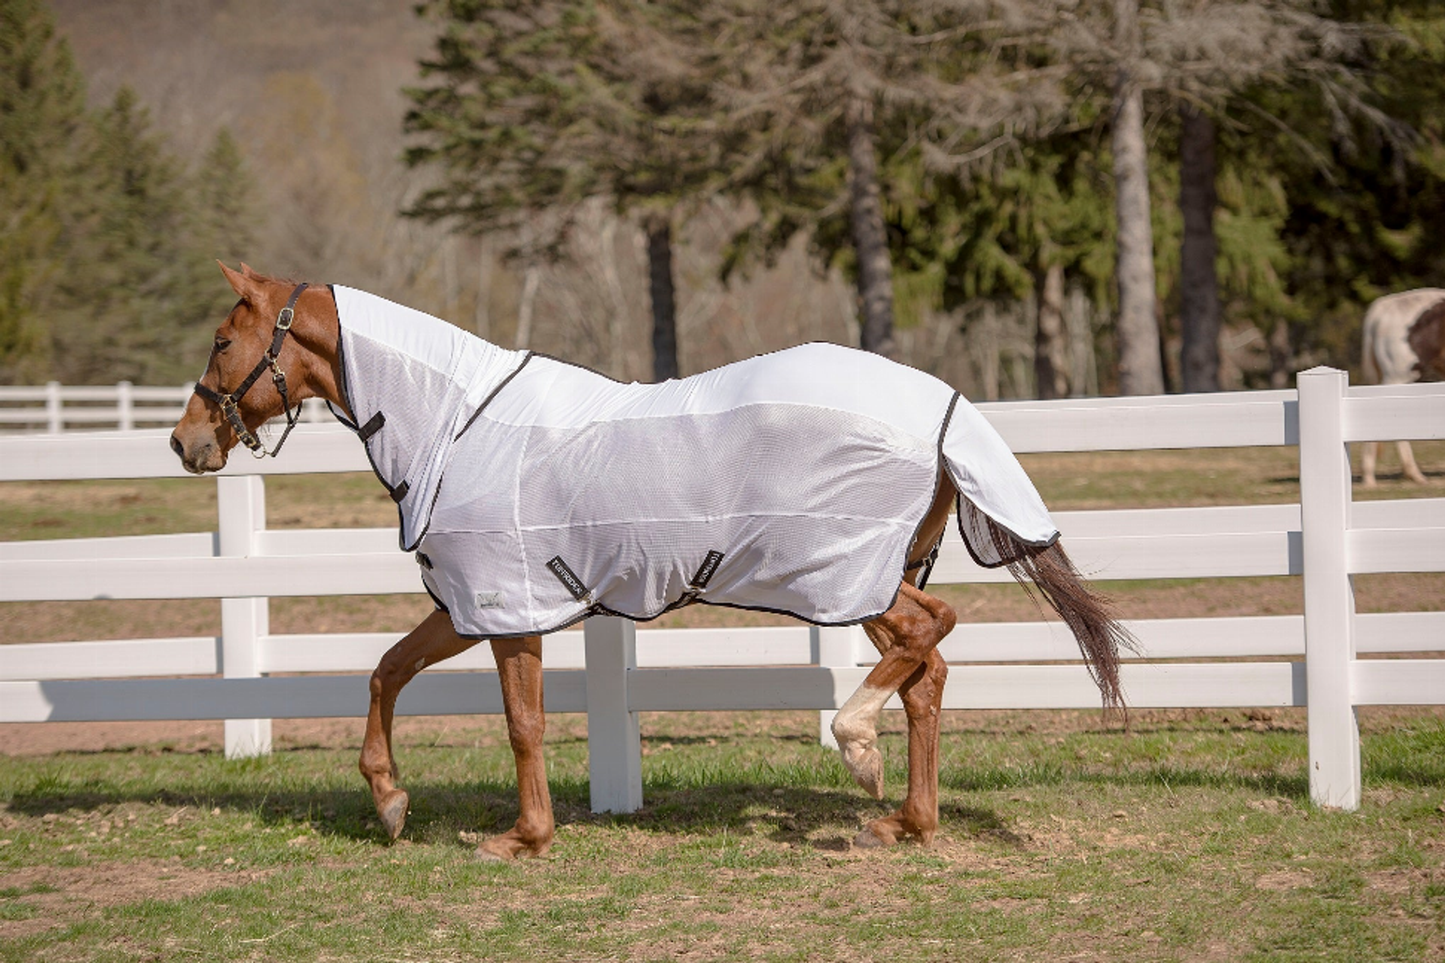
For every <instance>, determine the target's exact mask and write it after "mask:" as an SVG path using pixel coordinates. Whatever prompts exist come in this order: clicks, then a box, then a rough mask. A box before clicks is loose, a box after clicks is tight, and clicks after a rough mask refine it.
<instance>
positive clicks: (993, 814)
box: [8, 766, 1308, 851]
mask: <svg viewBox="0 0 1445 963" xmlns="http://www.w3.org/2000/svg"><path fill="white" fill-rule="evenodd" d="M245 777H246V774H245V771H244V767H241V768H238V769H237V771H236V772H235V773H233V774H232V775H231V776H230V777H229V778H227V779H224V780H222V783H223V784H218V781H217V779H216V777H215V774H214V773H211V774H209V775H205V774H198V778H197V779H196V780H195V781H194V782H193V783H191V784H178V785H173V786H170V787H168V788H165V789H160V790H156V789H146V788H139V787H138V788H136V789H134V790H129V789H127V788H124V787H117V786H115V785H114V784H109V783H102V784H89V785H88V784H86V783H76V782H72V781H70V780H66V779H64V778H63V777H61V778H56V777H41V778H39V779H37V780H36V781H35V782H34V783H33V784H32V785H31V786H29V787H26V788H21V789H17V790H16V791H15V792H14V794H13V795H12V796H11V797H10V799H9V803H8V809H9V811H10V812H11V813H14V814H25V815H29V816H32V817H39V816H43V815H45V814H47V813H63V812H66V811H76V810H79V811H86V810H98V809H105V808H108V807H113V806H118V805H123V804H126V803H138V804H143V805H153V806H161V807H167V808H174V809H176V810H182V809H190V810H192V811H193V812H196V813H201V812H209V811H210V810H211V809H213V808H220V809H222V810H227V811H231V812H233V813H238V814H245V815H246V816H247V817H248V818H250V819H254V820H256V821H257V822H258V823H259V824H260V825H262V826H276V827H300V826H308V827H310V829H311V830H312V831H314V832H317V833H320V834H324V835H331V836H336V837H340V838H344V839H351V840H356V841H367V842H375V843H377V844H385V843H386V837H385V833H384V832H383V830H382V829H381V828H380V825H379V824H378V822H377V819H376V816H375V812H374V810H373V808H372V802H371V796H370V793H369V792H367V790H366V788H365V787H364V786H362V785H358V786H357V787H356V788H355V789H330V788H323V787H320V786H318V787H316V788H314V789H308V788H305V787H301V788H291V789H285V790H279V791H278V790H275V789H269V790H268V789H262V788H257V789H254V790H252V789H249V788H246V787H245V786H243V785H241V783H243V782H244V780H245ZM1069 783H1073V784H1076V785H1078V786H1080V787H1082V788H1084V789H1086V790H1092V789H1093V788H1094V787H1098V786H1105V785H1110V786H1119V787H1147V786H1167V787H1169V788H1171V789H1179V788H1183V787H1206V788H1226V789H1228V788H1235V789H1244V790H1247V791H1249V792H1251V793H1256V794H1262V795H1268V796H1283V797H1286V798H1290V799H1294V800H1297V801H1300V802H1303V801H1304V800H1305V799H1307V797H1308V782H1307V779H1306V777H1304V776H1291V775H1277V774H1270V773H1262V774H1257V775H1240V774H1228V773H1220V772H1214V771H1204V770H1193V769H1179V768H1169V767H1152V768H1142V769H1137V770H1131V771H1123V772H1117V773H1092V772H1083V771H1080V770H1077V769H1074V770H1071V769H1067V768H1065V767H1054V766H1040V767H1035V768H1033V769H1030V770H1026V771H1022V772H1018V771H1011V772H1002V771H996V770H990V771H977V770H975V771H963V772H954V773H948V774H945V775H944V777H943V778H942V780H941V784H942V786H943V787H944V788H947V789H950V790H956V791H961V792H968V793H977V792H985V791H990V790H998V789H1013V788H1018V789H1024V788H1030V787H1034V788H1039V787H1051V786H1063V785H1067V784H1069ZM403 786H404V787H405V788H406V789H407V791H408V792H409V794H410V796H411V814H410V816H409V818H408V820H407V829H406V831H405V834H404V837H403V838H405V839H410V840H412V841H414V842H417V843H423V844H427V845H448V844H450V845H458V846H461V845H470V843H464V842H462V841H461V836H462V834H471V833H481V834H483V835H490V834H494V833H498V832H503V831H505V830H507V829H508V828H510V827H511V825H512V823H513V821H514V820H515V819H516V817H517V794H516V786H515V784H514V783H512V782H511V781H500V780H482V781H447V780H427V779H425V778H424V777H423V778H419V779H416V780H412V781H408V780H403ZM895 788H896V789H901V785H900V784H895ZM551 792H552V799H553V807H554V810H555V814H556V818H557V822H558V825H559V826H567V825H586V824H592V825H611V826H626V827H632V828H635V829H638V830H641V831H644V832H656V833H697V834H701V835H707V834H712V833H719V832H723V831H734V832H761V833H762V834H763V835H765V836H767V837H768V838H771V839H773V840H774V841H777V842H786V843H793V844H795V845H800V846H801V845H805V846H810V847H813V848H815V849H820V850H837V851H846V850H847V849H848V848H849V847H850V840H851V838H852V835H853V833H854V832H855V831H856V829H861V828H862V826H863V825H864V824H865V823H866V822H868V821H869V820H871V819H876V818H878V817H880V816H883V815H886V814H887V813H889V812H891V811H892V809H893V807H895V806H896V805H897V804H898V798H897V797H896V796H894V795H893V794H890V797H889V799H887V800H886V801H884V802H878V801H875V800H873V799H871V798H868V797H867V796H865V795H864V794H863V793H862V792H861V791H858V790H852V789H836V788H826V787H797V786H781V787H779V786H776V785H770V784H766V783H764V782H761V781H746V780H721V781H718V782H714V783H709V784H707V785H703V786H699V785H695V784H684V783H683V782H680V781H678V780H675V779H672V778H670V777H669V776H668V775H667V774H665V773H664V774H662V775H661V776H660V778H657V779H649V780H647V781H646V782H645V783H644V787H643V796H644V800H645V804H644V807H643V808H642V809H641V810H639V811H638V812H636V813H631V814H626V815H619V814H602V815H594V814H593V813H591V812H590V809H589V801H590V800H589V786H588V783H587V781H586V779H585V778H579V777H554V778H553V779H552V781H551ZM939 815H940V821H941V825H942V826H943V827H944V828H946V829H947V830H948V831H949V832H952V833H958V834H963V835H968V836H976V837H983V838H988V839H991V840H993V841H995V842H999V843H1002V844H1004V845H1010V846H1015V847H1022V846H1023V845H1024V842H1023V839H1022V838H1021V837H1020V836H1018V835H1017V834H1016V833H1015V832H1014V831H1013V829H1012V828H1011V826H1010V821H1009V820H1008V819H1007V818H1006V816H1004V815H1001V814H1000V813H999V812H997V811H996V810H994V809H991V808H987V807H978V806H970V805H964V804H960V803H957V802H951V801H948V800H945V801H944V802H943V803H942V805H941V806H940V812H939ZM840 827H843V830H842V833H843V834H841V835H840V834H839V830H840Z"/></svg>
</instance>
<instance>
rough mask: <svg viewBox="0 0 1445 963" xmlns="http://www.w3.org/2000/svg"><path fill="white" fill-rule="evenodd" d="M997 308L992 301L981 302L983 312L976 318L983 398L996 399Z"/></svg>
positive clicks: (997, 360)
mask: <svg viewBox="0 0 1445 963" xmlns="http://www.w3.org/2000/svg"><path fill="white" fill-rule="evenodd" d="M998 329H999V322H998V309H997V308H996V307H995V306H994V303H993V302H992V301H985V302H984V303H983V314H982V315H981V316H980V317H979V319H978V340H977V342H976V344H977V346H978V347H977V351H978V368H979V375H980V377H981V380H982V381H983V400H984V401H997V400H998V362H999V357H998V354H999V336H998V335H999V331H998Z"/></svg>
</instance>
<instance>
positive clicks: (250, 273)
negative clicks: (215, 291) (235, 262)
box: [241, 261, 261, 278]
mask: <svg viewBox="0 0 1445 963" xmlns="http://www.w3.org/2000/svg"><path fill="white" fill-rule="evenodd" d="M241 273H242V274H244V275H246V277H248V278H258V277H260V276H261V275H259V274H257V273H256V271H255V269H254V268H252V267H251V265H249V264H247V263H246V262H245V261H242V262H241Z"/></svg>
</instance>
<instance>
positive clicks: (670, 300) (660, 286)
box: [647, 217, 678, 381]
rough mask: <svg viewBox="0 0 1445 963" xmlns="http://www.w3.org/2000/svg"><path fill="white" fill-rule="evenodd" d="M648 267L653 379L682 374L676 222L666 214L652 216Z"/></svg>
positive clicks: (648, 235)
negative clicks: (674, 242)
mask: <svg viewBox="0 0 1445 963" xmlns="http://www.w3.org/2000/svg"><path fill="white" fill-rule="evenodd" d="M647 267H648V274H649V281H650V290H651V293H652V380H654V381H666V380H667V379H669V378H676V377H677V374H678V369H677V301H676V295H675V289H674V288H673V283H672V224H671V222H670V221H669V219H668V218H666V217H654V218H649V219H648V222H647Z"/></svg>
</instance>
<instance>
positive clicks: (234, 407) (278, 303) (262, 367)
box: [171, 264, 318, 475]
mask: <svg viewBox="0 0 1445 963" xmlns="http://www.w3.org/2000/svg"><path fill="white" fill-rule="evenodd" d="M221 271H222V272H223V273H224V274H225V275H226V280H227V281H229V282H231V287H232V288H234V289H235V291H236V294H237V296H238V297H239V298H240V300H239V301H237V302H236V306H235V307H234V308H232V309H231V313H230V314H228V315H227V316H226V321H225V323H224V324H222V325H221V326H220V327H219V328H217V329H216V337H215V341H214V342H213V344H212V345H211V357H210V360H209V361H208V362H207V363H206V370H205V372H204V373H203V374H202V375H201V379H200V381H198V382H197V383H196V393H195V394H194V395H192V396H191V398H190V401H189V402H187V404H186V411H185V414H184V415H182V416H181V420H180V422H178V423H177V424H176V428H175V431H173V432H172V433H171V449H172V450H173V451H174V452H175V453H176V454H177V455H179V456H180V459H181V464H183V465H184V466H185V467H186V470H187V471H190V472H195V473H196V474H198V475H200V474H204V473H205V472H211V471H220V470H221V469H222V468H224V467H225V466H226V457H227V455H228V453H229V452H230V450H231V449H232V448H234V447H236V444H237V443H238V442H245V444H246V445H247V446H248V447H250V448H252V449H253V450H259V451H264V448H262V447H261V446H260V443H259V442H258V441H257V439H256V437H255V431H256V429H257V428H259V427H260V426H261V425H262V424H264V423H265V422H266V421H267V420H268V419H270V418H273V417H275V416H277V415H279V414H282V413H283V412H285V411H286V410H287V406H288V405H298V404H299V403H300V402H301V400H302V399H303V398H306V397H310V396H312V395H314V394H317V393H318V392H317V391H316V390H315V380H316V379H315V378H314V376H313V371H314V369H315V368H316V365H315V363H314V362H315V359H314V356H313V355H312V353H311V352H310V351H308V350H307V347H306V346H304V345H303V344H302V343H301V329H302V327H303V325H301V324H295V327H296V331H295V335H296V336H295V337H287V335H288V334H290V333H292V332H291V328H292V325H293V323H294V321H293V318H295V317H296V316H299V315H300V314H301V311H300V310H299V309H298V308H297V307H296V305H297V301H298V298H299V295H300V293H301V291H302V290H303V289H304V287H305V286H304V285H295V284H291V283H289V282H283V281H277V280H274V279H272V278H268V277H265V276H263V275H260V274H257V273H255V272H254V271H252V270H251V269H250V268H249V267H247V266H246V265H245V264H242V265H241V270H240V271H233V270H231V269H230V268H228V267H227V266H226V265H224V264H222V265H221ZM289 417H290V416H288V418H289ZM279 447H280V445H279V444H278V445H277V448H278V449H279Z"/></svg>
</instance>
